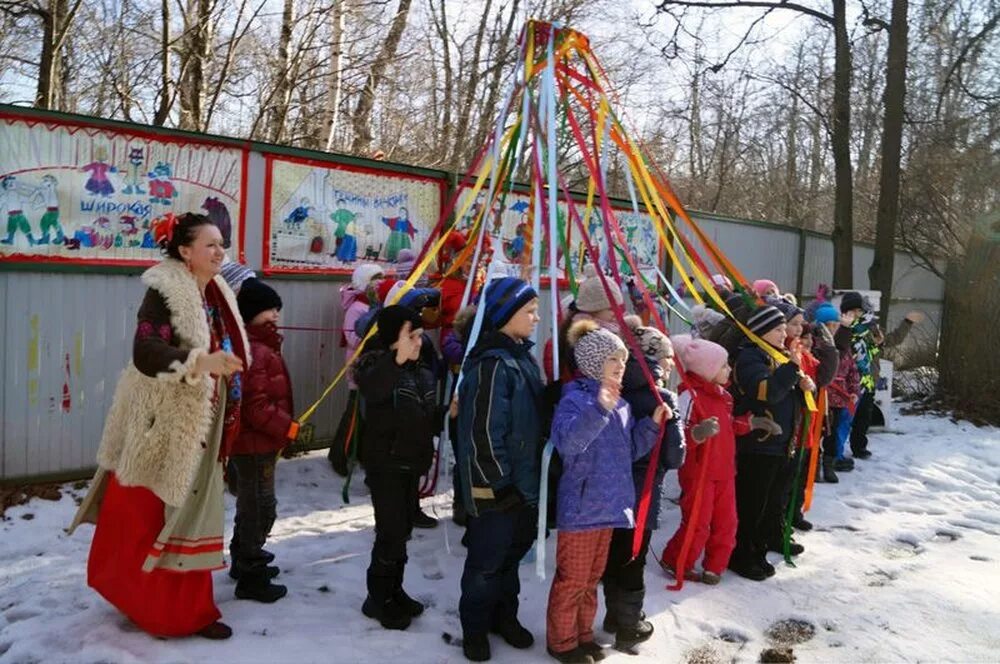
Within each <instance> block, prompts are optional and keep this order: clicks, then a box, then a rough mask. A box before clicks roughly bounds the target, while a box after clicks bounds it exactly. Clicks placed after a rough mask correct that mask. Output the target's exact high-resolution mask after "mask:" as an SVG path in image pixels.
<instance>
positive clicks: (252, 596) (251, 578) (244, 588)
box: [236, 572, 288, 604]
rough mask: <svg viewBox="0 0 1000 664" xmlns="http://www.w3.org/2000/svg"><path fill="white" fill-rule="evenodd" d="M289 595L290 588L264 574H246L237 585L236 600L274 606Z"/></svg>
mask: <svg viewBox="0 0 1000 664" xmlns="http://www.w3.org/2000/svg"><path fill="white" fill-rule="evenodd" d="M287 594H288V588H286V587H285V586H283V585H280V584H277V583H271V580H270V579H269V578H267V577H266V576H264V574H263V573H256V574H252V573H250V572H244V573H243V574H242V575H241V576H240V580H239V582H237V584H236V598H237V599H249V600H253V601H255V602H263V603H264V604H272V603H274V602H277V601H278V600H279V599H281V598H282V597H284V596H285V595H287Z"/></svg>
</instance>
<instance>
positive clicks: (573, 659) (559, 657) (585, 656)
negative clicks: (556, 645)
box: [546, 646, 594, 664]
mask: <svg viewBox="0 0 1000 664" xmlns="http://www.w3.org/2000/svg"><path fill="white" fill-rule="evenodd" d="M546 650H547V651H548V653H549V655H550V656H551V657H552V658H553V659H554V660H556V661H557V662H562V664H594V658H593V657H591V656H590V654H589V653H587V652H586V651H584V650H583V649H582V648H580V647H579V646H577V647H576V648H573V649H572V650H566V651H563V652H559V651H557V650H553V649H552V648H546Z"/></svg>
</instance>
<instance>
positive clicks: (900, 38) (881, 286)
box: [868, 0, 908, 327]
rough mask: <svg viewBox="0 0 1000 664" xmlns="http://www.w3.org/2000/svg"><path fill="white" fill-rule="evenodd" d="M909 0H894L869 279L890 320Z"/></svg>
mask: <svg viewBox="0 0 1000 664" xmlns="http://www.w3.org/2000/svg"><path fill="white" fill-rule="evenodd" d="M907 4H908V0H892V24H891V26H890V29H889V57H888V59H887V62H886V74H885V95H884V96H883V98H882V99H883V106H884V113H885V116H884V119H883V127H882V159H881V161H882V173H881V176H880V178H879V194H878V216H877V217H876V222H875V257H874V260H873V261H872V264H871V267H869V268H868V281H869V282H870V283H871V286H872V288H873V289H874V290H879V291H882V301H883V302H885V303H886V306H884V307H882V312H881V314H880V319H881V323H882V326H883V327H885V326H886V324H887V323H888V317H889V306H888V303H890V302H891V301H892V269H893V261H894V259H895V256H896V225H897V222H898V220H899V178H900V151H901V149H902V141H903V119H904V118H903V116H904V112H905V108H904V107H905V98H906V53H907V41H908V39H907V36H908V25H907V15H906V14H907V10H908V6H907Z"/></svg>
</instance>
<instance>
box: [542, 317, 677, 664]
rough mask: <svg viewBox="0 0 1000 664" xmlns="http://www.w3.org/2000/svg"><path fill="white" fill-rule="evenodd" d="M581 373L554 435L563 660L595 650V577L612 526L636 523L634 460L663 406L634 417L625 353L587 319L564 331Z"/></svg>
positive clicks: (556, 587) (558, 637) (556, 621)
mask: <svg viewBox="0 0 1000 664" xmlns="http://www.w3.org/2000/svg"><path fill="white" fill-rule="evenodd" d="M567 336H568V339H569V343H570V346H571V347H572V349H573V356H574V359H575V360H576V363H577V367H578V369H579V371H580V373H581V374H582V376H583V377H582V378H578V379H576V380H574V381H572V382H570V383H568V384H567V385H566V386H565V388H564V389H563V395H562V399H561V400H560V401H559V406H558V407H557V408H556V412H555V416H554V418H553V421H552V442H553V445H555V448H556V451H558V452H559V456H560V458H561V459H562V463H563V472H562V476H561V477H560V479H559V489H558V492H557V497H556V527H557V528H558V530H559V539H558V542H557V545H556V574H555V578H554V579H553V580H552V589H551V591H550V592H549V606H548V615H547V641H548V651H549V654H550V655H552V656H553V657H554V658H556V659H557V660H559V661H561V662H591V661H594V659H599V658H602V657H601V653H600V650H601V648H600V646H598V645H597V644H596V643H594V632H593V629H592V625H593V622H594V615H595V614H596V613H597V583H598V581H600V579H601V575H602V574H603V573H604V565H605V562H606V561H607V557H608V545H609V544H610V542H611V533H612V530H613V529H614V528H634V527H635V523H634V522H635V518H634V515H633V513H632V509H633V506H634V505H635V487H634V483H633V481H632V462H633V461H635V460H636V459H640V458H642V457H643V456H645V455H646V454H648V453H649V451H650V450H651V449H652V448H653V445H654V444H655V442H656V436H657V434H658V433H659V425H660V423H661V422H662V421H663V419H664V417H666V416H667V411H666V408H665V407H664V406H660V407H658V408H657V409H656V411H655V412H654V413H653V417H652V418H648V417H647V418H644V419H643V420H641V421H639V422H635V420H634V419H633V417H632V411H631V410H630V408H629V405H628V402H626V401H625V400H624V399H622V398H621V382H622V376H623V375H624V373H625V361H626V358H627V357H628V353H627V351H626V349H625V344H624V343H622V340H621V339H619V338H618V337H617V336H616V335H614V334H612V333H611V332H609V331H607V330H604V329H602V328H600V327H599V326H598V325H597V323H595V322H593V321H590V320H580V321H578V322H576V323H574V324H573V325H572V327H570V330H569V334H568V335H567Z"/></svg>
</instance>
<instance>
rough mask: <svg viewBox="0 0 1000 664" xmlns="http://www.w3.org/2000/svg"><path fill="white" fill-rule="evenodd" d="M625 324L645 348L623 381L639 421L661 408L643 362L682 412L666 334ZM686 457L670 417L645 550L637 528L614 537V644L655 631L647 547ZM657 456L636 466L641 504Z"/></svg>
mask: <svg viewBox="0 0 1000 664" xmlns="http://www.w3.org/2000/svg"><path fill="white" fill-rule="evenodd" d="M625 322H626V323H627V324H628V325H629V327H630V328H631V329H632V332H633V334H635V337H636V340H637V341H638V342H639V346H640V348H641V349H642V356H641V357H638V358H637V357H635V356H634V355H630V356H629V359H628V362H627V364H626V365H625V375H624V377H623V379H622V396H623V397H624V398H625V401H627V402H628V404H629V407H631V409H632V415H633V417H635V418H636V419H641V418H643V417H648V416H650V415H652V414H653V413H654V412H655V410H656V406H657V403H658V402H657V399H656V395H655V394H654V393H653V391H652V390H650V388H649V383H648V381H647V380H646V376H645V374H644V373H643V370H642V366H641V365H640V362H642V363H644V364H645V365H646V367H647V368H648V369H649V371H650V372H651V373H652V376H653V378H654V380H655V382H656V384H657V386H658V390H657V391H658V392H659V396H660V399H662V400H663V403H665V404H666V405H667V407H668V408H669V409H670V410H671V413H673V414H676V412H677V410H676V409H677V397H676V396H675V395H674V394H673V393H672V392H670V391H669V390H667V389H666V386H667V381H668V380H669V379H670V371H671V369H673V366H674V348H673V345H672V344H671V343H670V339H669V338H668V337H667V335H665V334H663V333H662V332H660V331H659V330H657V329H656V328H653V327H644V326H642V325H641V321H640V319H639V317H638V316H627V317H626V319H625ZM683 459H684V432H683V430H682V429H681V423H680V420H679V419H677V417H676V416H671V417H670V419H669V421H668V422H667V427H666V429H665V430H664V435H663V441H662V442H661V443H660V453H659V457H658V458H657V460H656V471H655V474H654V476H653V490H652V495H651V496H650V502H649V514H648V517H647V520H646V528H645V532H644V533H643V539H642V548H641V549H640V551H639V555H638V556H636V558H635V559H634V560H633V559H632V542H633V539H634V537H635V530H634V529H632V528H615V530H614V533H612V535H611V546H610V548H609V550H608V562H607V565H606V567H605V570H604V576H603V577H602V578H601V582H602V584H603V585H604V603H605V606H606V608H607V614H606V617H605V618H604V631H605V632H608V633H610V634H614V635H615V648H617V649H619V650H630V649H632V648H634V647H635V646H636V645H637V644H639V643H642V642H643V641H646V640H647V639H649V637H651V636H652V635H653V625H652V623H650V622H649V621H648V620H645V619H644V618H643V612H642V605H643V602H644V600H645V596H646V585H645V583H644V581H643V574H644V571H645V569H646V551H647V550H648V549H649V539H650V536H651V535H652V531H653V529H655V528H657V527H658V525H659V519H660V503H661V500H662V495H661V490H662V485H663V478H664V476H665V475H666V473H667V470H669V469H671V468H680V466H681V463H682V462H683ZM651 460H652V455H646V456H643V457H642V458H641V459H639V460H638V461H635V462H634V463H633V464H632V479H633V481H634V483H635V493H636V507H635V513H636V514H638V500H639V497H640V496H641V495H642V490H643V488H644V486H645V483H646V471H647V470H648V469H649V464H650V463H651Z"/></svg>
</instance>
